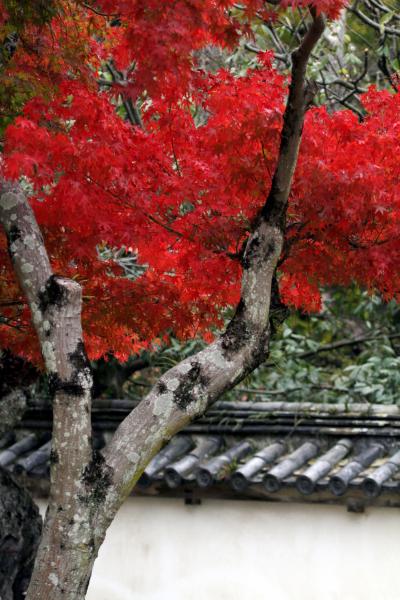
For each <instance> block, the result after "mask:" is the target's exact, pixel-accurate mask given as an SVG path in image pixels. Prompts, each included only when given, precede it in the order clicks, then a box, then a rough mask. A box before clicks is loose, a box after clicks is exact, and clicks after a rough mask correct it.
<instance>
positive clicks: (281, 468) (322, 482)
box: [0, 401, 400, 510]
mask: <svg viewBox="0 0 400 600" xmlns="http://www.w3.org/2000/svg"><path fill="white" fill-rule="evenodd" d="M131 408H132V406H131V404H129V402H127V401H108V402H107V403H105V402H104V401H103V402H97V404H95V407H94V411H93V429H94V439H95V442H96V445H97V447H101V446H102V445H103V444H104V442H105V440H106V439H107V437H108V436H109V435H111V433H112V431H113V430H114V429H115V427H116V426H117V424H118V423H119V422H120V421H121V420H122V418H123V417H124V416H125V414H126V413H127V412H128V411H129V410H131ZM50 421H51V414H50V413H49V409H48V408H43V407H42V408H40V407H39V408H38V407H34V408H31V409H30V410H29V411H28V412H27V413H26V415H25V417H24V420H23V422H22V424H21V429H20V430H18V431H16V432H12V433H10V434H8V435H7V436H5V438H3V439H2V440H0V465H1V466H3V467H6V468H7V469H9V470H11V471H14V472H15V473H16V474H17V475H19V476H20V477H23V478H24V480H25V482H28V483H29V484H30V485H31V486H32V485H33V484H32V482H34V481H36V482H38V481H41V482H42V489H46V483H47V479H48V474H49V458H50V450H51V442H50V433H49V431H50ZM136 493H139V494H149V495H166V496H171V495H178V496H183V497H185V498H186V499H187V501H189V502H190V501H198V500H199V499H201V498H202V497H212V496H214V497H215V496H218V497H229V498H250V499H265V500H285V501H287V500H294V501H309V502H328V503H341V504H347V506H348V507H349V508H350V509H351V510H362V509H363V508H364V507H365V506H367V505H370V504H377V505H385V506H400V410H399V408H397V407H395V406H388V407H385V406H371V405H369V406H368V405H350V406H348V407H346V406H338V405H318V404H312V403H310V404H301V405H300V404H292V403H272V402H271V403H263V402H256V403H252V404H250V403H240V402H234V403H226V402H221V403H219V404H216V405H215V406H214V407H212V409H211V410H210V411H208V413H207V414H206V415H205V416H204V417H202V418H201V419H199V420H198V421H196V422H194V423H193V424H191V425H190V426H189V427H188V428H186V429H185V430H184V431H183V432H182V433H180V434H178V435H176V436H175V437H174V438H173V439H172V440H171V441H170V442H169V443H168V444H167V445H166V446H165V447H164V448H163V449H162V450H161V451H160V452H159V453H158V454H157V455H156V456H155V457H154V458H153V460H152V461H151V462H150V464H149V465H148V466H147V468H146V470H145V472H144V473H143V475H142V477H141V479H140V481H139V485H138V487H137V491H136Z"/></svg>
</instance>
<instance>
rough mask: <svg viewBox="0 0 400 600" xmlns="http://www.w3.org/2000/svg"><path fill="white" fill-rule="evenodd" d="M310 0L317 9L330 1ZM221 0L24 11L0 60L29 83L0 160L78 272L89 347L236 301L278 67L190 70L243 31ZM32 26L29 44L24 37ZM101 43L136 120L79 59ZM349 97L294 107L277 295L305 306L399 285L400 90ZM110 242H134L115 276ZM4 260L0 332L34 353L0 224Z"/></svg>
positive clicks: (184, 333) (181, 328) (153, 331)
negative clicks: (358, 105) (26, 15)
mask: <svg viewBox="0 0 400 600" xmlns="http://www.w3.org/2000/svg"><path fill="white" fill-rule="evenodd" d="M5 4H6V3H5ZM288 4H292V3H291V2H289V3H288ZM296 4H297V5H299V4H302V5H304V4H307V2H303V1H301V2H297V3H296ZM314 4H315V5H316V8H317V10H324V11H327V12H328V13H329V14H330V15H331V16H335V15H336V14H337V12H338V10H340V7H341V5H342V3H341V2H338V1H334V2H332V1H330V0H321V1H318V2H314ZM231 5H232V2H230V1H227V0H209V1H207V2H204V0H177V1H176V2H174V3H165V2H161V1H160V0H151V1H150V2H142V1H136V2H135V1H132V0H129V1H128V0H120V1H119V2H114V1H113V2H111V1H108V0H98V1H97V3H96V7H97V8H96V10H97V12H103V13H113V14H115V13H118V18H119V25H118V26H117V27H112V26H111V25H110V22H111V23H112V18H114V17H112V18H111V20H110V19H109V18H106V17H103V16H99V15H98V14H97V13H96V14H94V13H93V11H92V10H90V9H88V8H85V6H84V5H83V3H79V2H76V3H73V2H60V3H58V12H57V14H56V16H53V17H52V18H51V20H50V23H46V24H43V23H41V24H36V23H34V22H30V23H28V24H24V28H23V30H22V32H21V39H23V40H24V43H23V44H21V45H20V47H19V48H18V49H17V52H16V54H15V56H14V57H13V59H12V60H11V61H10V63H9V65H8V66H7V71H6V72H5V73H4V77H5V78H7V81H9V82H10V81H13V80H14V78H15V77H16V76H18V77H20V78H21V77H22V80H23V81H25V82H26V81H28V82H29V86H30V87H29V89H28V88H27V94H29V95H30V97H31V99H30V100H29V101H28V102H27V103H26V104H25V107H24V111H23V114H22V115H21V116H19V117H18V118H16V119H15V120H14V122H13V123H12V124H11V125H10V126H9V127H8V129H7V131H6V136H5V147H4V157H3V165H2V168H3V170H4V174H5V175H6V176H7V177H13V178H18V177H20V176H21V175H25V176H26V177H27V178H28V180H29V181H30V182H31V184H33V186H34V189H33V194H32V200H31V201H32V206H33V208H34V210H35V213H36V216H37V219H38V222H39V224H40V226H41V228H42V231H43V233H44V237H45V242H46V246H47V249H48V251H49V254H50V257H51V260H52V264H53V268H54V270H55V271H56V272H58V273H62V274H63V275H67V276H70V277H74V278H76V279H77V280H78V281H80V282H81V283H82V285H83V288H84V313H83V324H84V331H85V332H86V340H85V341H86V344H87V347H88V351H89V355H90V356H91V357H92V358H95V357H99V356H101V355H103V354H105V353H106V352H109V351H111V352H114V353H115V355H116V356H118V357H119V358H121V359H123V358H126V357H127V356H128V355H129V354H131V353H133V352H136V351H138V350H139V349H140V348H143V347H145V346H146V345H148V344H150V343H151V342H152V341H153V340H154V339H155V338H162V337H165V336H168V335H169V334H170V333H171V332H173V333H174V334H175V335H177V336H179V337H181V338H187V337H190V336H193V335H195V334H196V333H200V334H203V335H205V336H206V337H207V336H209V335H210V330H211V328H212V327H213V326H215V325H218V324H220V322H221V321H220V320H221V311H222V309H223V308H225V307H227V306H231V305H234V304H235V303H236V302H237V300H238V296H239V290H240V276H241V272H240V262H239V260H238V255H239V254H240V250H241V247H242V245H243V242H244V241H245V240H246V236H247V234H248V232H249V230H250V228H251V225H252V222H253V220H254V218H255V217H256V215H257V213H258V210H259V209H260V207H261V206H262V205H263V203H264V201H265V197H266V195H267V193H268V190H269V186H270V181H271V174H272V172H273V169H274V165H275V161H276V156H277V148H278V145H279V137H280V130H281V126H282V114H283V110H284V102H285V98H286V90H287V82H286V81H285V79H284V78H283V77H282V76H281V75H279V74H278V73H277V72H276V71H275V70H274V68H273V67H272V65H271V56H270V55H269V54H265V55H263V56H262V57H260V61H259V66H258V68H257V69H254V70H251V71H249V72H248V73H247V74H246V76H244V77H240V78H239V77H234V76H233V75H232V74H230V73H229V72H227V71H224V70H222V71H220V72H218V73H217V74H216V75H210V74H205V73H202V72H200V71H198V70H196V69H194V68H193V50H197V49H199V48H201V47H202V46H204V45H206V44H209V43H214V44H217V43H218V44H223V45H232V44H234V43H235V42H236V40H237V37H238V35H240V34H241V31H243V29H244V25H243V22H241V23H237V22H236V21H235V20H234V18H233V17H232V16H230V14H229V10H228V9H229V7H230V6H231ZM246 7H247V9H248V12H249V14H250V15H251V12H252V11H255V10H262V9H263V7H262V3H261V2H259V1H257V0H252V1H249V2H247V3H246ZM0 8H1V5H0ZM5 19H6V17H5ZM5 22H7V21H5ZM38 32H40V40H41V44H42V45H41V46H40V47H39V48H36V47H35V52H32V48H31V47H30V46H29V44H28V43H27V41H26V40H29V39H31V38H32V36H34V35H36V36H37V35H38ZM50 47H54V49H55V50H56V52H55V54H54V55H53V59H51V58H50V56H51V55H50V54H49V48H50ZM110 55H112V56H113V57H114V59H115V61H116V64H117V66H118V68H119V69H124V68H126V67H128V66H129V65H130V64H131V63H134V65H135V68H134V69H131V70H130V71H129V73H127V74H128V83H127V86H126V87H125V88H124V94H125V95H129V96H130V97H132V98H136V97H137V96H139V95H142V93H143V91H146V94H147V101H146V103H145V105H144V110H143V121H144V130H141V129H139V128H137V127H136V128H135V127H132V126H131V125H130V124H128V123H127V122H124V121H123V120H122V119H121V117H120V116H118V114H117V113H116V112H115V106H114V104H113V98H114V97H115V93H116V91H115V89H113V88H112V89H111V90H110V91H108V92H102V93H99V92H98V89H97V85H96V83H95V77H93V74H96V70H97V69H98V68H99V65H100V64H101V61H102V60H104V59H106V58H107V57H108V56H110ZM45 57H47V58H45ZM117 91H118V92H119V90H117ZM149 98H151V101H149ZM363 102H364V105H365V107H366V109H367V111H368V115H367V118H366V119H365V121H364V122H363V123H359V122H358V121H357V119H356V118H355V117H354V115H353V114H352V113H350V112H348V111H342V112H337V113H335V114H332V115H329V114H328V113H327V111H326V110H324V109H311V110H309V112H308V115H307V119H306V124H305V128H304V137H303V142H302V146H301V154H300V158H299V164H298V168H297V171H296V177H295V182H294V186H293V190H292V193H291V198H290V205H289V218H288V230H287V243H286V247H285V251H284V255H283V256H282V261H281V265H280V273H281V274H280V286H281V291H282V295H283V298H284V300H285V301H286V302H287V303H288V304H290V305H293V306H296V307H301V308H303V309H305V310H317V309H318V308H319V303H320V295H319V288H320V286H321V285H324V284H348V283H349V282H350V281H352V280H355V281H357V282H358V283H359V284H361V285H363V286H366V287H368V288H370V289H378V290H380V291H381V292H382V293H383V294H385V296H387V297H396V296H398V295H399V291H400V281H399V278H400V274H399V271H398V269H396V266H397V265H398V261H399V254H400V241H399V240H400V238H399V223H400V218H399V217H400V214H399V211H400V196H399V191H398V190H399V185H398V184H399V175H400V166H399V163H398V160H396V148H397V145H398V140H399V129H400V99H399V97H398V96H397V95H391V94H389V93H386V92H385V93H383V92H377V91H376V90H374V89H371V90H370V91H369V92H368V93H367V94H366V95H365V97H364V98H363ZM194 111H197V112H199V111H202V114H204V115H207V118H206V119H204V120H205V124H203V125H202V126H196V125H195V120H194V117H193V113H194ZM121 247H124V248H125V251H126V253H127V254H128V255H129V254H130V255H131V256H132V255H134V256H137V261H138V264H140V265H142V267H143V268H142V270H141V274H140V275H139V276H138V277H136V278H132V279H127V278H126V277H122V275H123V270H122V268H121V267H120V266H118V265H117V264H116V263H115V262H114V261H113V260H112V259H111V258H110V257H109V256H110V255H109V254H107V253H105V251H106V249H110V248H121ZM0 265H1V266H0V296H1V298H2V299H3V300H2V301H1V302H2V314H3V315H4V316H5V317H6V318H7V319H8V322H7V324H3V325H0V347H5V346H8V347H10V348H11V349H12V350H13V351H14V352H17V353H21V354H24V355H27V356H29V357H30V358H34V359H35V360H36V359H37V354H36V353H37V350H36V345H35V344H34V343H33V341H32V340H34V339H35V338H34V335H32V331H31V326H30V315H29V311H28V308H27V307H26V305H25V304H24V303H23V300H22V298H21V296H20V292H19V290H18V287H17V284H16V282H15V280H14V276H13V273H12V267H11V264H10V262H9V259H8V255H7V247H6V240H5V238H4V237H1V238H0ZM10 325H15V326H16V327H10Z"/></svg>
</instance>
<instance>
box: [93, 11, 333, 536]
mask: <svg viewBox="0 0 400 600" xmlns="http://www.w3.org/2000/svg"><path fill="white" fill-rule="evenodd" d="M323 28H324V21H323V18H322V17H321V16H315V17H314V19H313V24H312V25H311V27H310V30H309V32H308V33H307V35H306V36H305V38H304V41H303V43H302V44H301V46H300V47H299V49H298V50H297V51H296V52H295V54H294V57H293V70H292V81H291V85H290V91H289V98H288V102H287V107H286V111H285V116H284V125H283V130H282V140H281V145H280V150H279V156H278V163H277V167H276V171H275V174H274V178H273V184H272V188H271V191H270V194H269V196H268V198H267V201H266V205H265V207H264V209H263V210H262V212H261V214H260V217H259V219H258V221H257V223H256V225H255V228H254V231H253V232H252V234H251V235H250V237H249V240H248V243H247V246H246V250H245V253H244V257H243V260H242V266H243V277H242V291H241V300H240V303H239V305H238V307H237V310H236V313H235V316H234V317H233V319H232V321H231V322H230V323H229V325H228V327H227V329H226V331H225V333H224V334H223V335H222V336H221V337H220V338H219V339H218V340H217V341H215V342H214V343H213V344H211V345H210V346H209V347H207V348H205V349H204V350H202V351H201V352H199V353H197V354H196V355H194V356H193V357H191V358H188V359H186V360H184V361H182V362H181V363H180V364H179V365H177V366H175V367H174V368H172V369H170V370H169V371H168V372H167V373H165V374H164V375H163V376H162V377H161V378H160V380H159V381H158V383H157V384H156V385H155V386H154V387H153V389H152V390H151V391H150V393H149V394H148V395H147V396H146V398H145V399H144V400H143V401H142V402H141V403H140V404H139V405H138V406H137V407H136V408H135V410H134V411H132V413H131V414H130V415H128V417H127V418H126V419H125V420H124V421H123V423H122V424H121V425H120V427H119V428H118V430H117V431H116V433H115V435H114V437H113V439H112V440H111V442H110V444H109V446H108V447H107V449H106V451H105V460H106V463H107V464H108V465H109V466H110V467H111V469H112V472H113V485H112V486H111V487H110V488H109V491H108V493H107V497H106V502H105V505H104V507H103V509H102V510H101V517H100V518H102V519H103V523H104V527H106V526H107V524H108V523H109V522H110V520H111V519H112V517H113V515H114V514H115V511H116V510H117V508H118V506H119V505H120V504H121V502H122V501H123V499H124V498H125V496H126V495H127V494H128V493H129V492H130V490H131V489H132V487H133V486H134V484H135V482H136V481H137V479H138V478H139V477H140V474H141V472H142V471H143V469H144V468H145V466H146V464H147V463H148V461H149V459H150V458H151V457H152V456H153V455H154V454H155V453H156V452H157V450H158V449H159V448H160V446H161V445H162V444H163V443H164V442H165V441H166V440H168V439H169V438H170V437H171V436H172V435H174V434H175V433H176V432H177V431H179V430H180V429H181V428H182V427H184V426H185V425H186V424H187V423H188V422H189V421H190V420H192V419H193V418H195V417H196V416H198V415H200V414H202V413H203V412H204V411H205V410H206V409H207V407H208V406H209V405H210V404H212V403H213V402H215V400H217V398H218V397H219V396H220V395H221V394H222V393H223V392H225V391H226V390H228V389H230V388H232V387H233V386H234V385H235V384H236V383H238V382H239V381H241V380H242V379H243V378H244V377H245V376H246V375H247V374H248V373H250V372H251V371H252V370H254V369H255V368H256V367H257V366H258V365H259V364H261V363H262V362H263V360H264V359H265V357H266V355H267V352H268V346H269V338H270V307H271V297H272V291H271V290H272V282H273V279H274V276H275V271H276V267H277V263H278V260H279V257H280V254H281V251H282V246H283V238H284V229H285V228H284V222H285V213H286V206H287V201H288V196H289V191H290V188H291V184H292V178H293V173H294V169H295V166H296V162H297V156H298V149H299V144H300V138H301V131H302V127H303V121H304V114H305V110H306V107H307V103H308V101H309V97H308V88H307V85H306V82H305V73H306V66H307V61H308V58H309V56H310V53H311V51H312V49H313V47H314V46H315V44H316V43H317V41H318V39H319V37H320V36H321V34H322V32H323Z"/></svg>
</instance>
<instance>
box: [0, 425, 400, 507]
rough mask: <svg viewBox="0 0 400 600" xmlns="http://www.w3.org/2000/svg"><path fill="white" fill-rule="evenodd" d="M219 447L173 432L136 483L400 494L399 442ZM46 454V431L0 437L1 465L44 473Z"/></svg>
mask: <svg viewBox="0 0 400 600" xmlns="http://www.w3.org/2000/svg"><path fill="white" fill-rule="evenodd" d="M223 447H224V440H223V438H222V437H220V436H201V437H197V439H196V441H194V439H193V438H192V437H191V436H188V435H178V436H175V437H174V438H173V439H172V440H171V441H170V442H169V443H168V444H167V445H166V446H165V447H164V448H163V449H162V450H161V451H160V452H159V453H158V454H157V455H156V456H155V457H154V458H153V459H152V461H151V462H150V463H149V465H148V466H147V468H146V469H145V471H144V473H143V475H142V477H141V479H140V480H139V485H140V486H141V487H142V488H146V487H149V486H150V485H152V484H153V483H157V482H165V483H166V484H167V486H168V487H170V488H177V487H179V486H180V485H182V484H185V483H187V482H192V483H196V484H197V485H198V486H199V487H201V488H207V487H209V486H211V485H215V484H218V483H219V482H222V481H225V482H226V481H229V482H230V485H231V486H232V488H233V489H234V490H235V491H236V492H238V493H240V492H244V491H245V490H246V489H247V488H248V487H249V486H251V485H254V484H261V485H263V487H264V488H265V490H266V491H267V492H268V493H271V494H273V493H275V492H278V491H279V490H280V488H281V487H282V485H285V484H286V483H288V482H290V483H291V484H293V483H294V485H295V486H296V488H297V490H298V491H299V492H300V494H302V495H309V494H312V493H313V492H314V491H316V490H317V489H318V488H319V486H320V485H321V484H322V483H323V484H324V487H328V488H329V490H330V491H331V493H332V494H333V495H334V496H341V495H343V494H344V493H345V492H346V491H347V489H348V488H349V486H350V485H354V484H355V482H357V486H359V487H361V488H362V490H363V491H364V493H365V494H366V495H367V496H370V497H374V496H377V495H379V494H380V492H381V491H382V487H383V486H385V485H386V484H388V483H389V482H391V483H392V488H393V490H394V491H397V492H398V493H399V494H400V479H393V477H396V474H397V473H398V472H400V447H396V446H394V447H393V446H392V447H391V449H390V451H388V450H387V448H386V447H385V445H384V443H382V442H377V441H372V442H371V441H367V442H366V443H365V444H364V445H363V446H362V447H361V448H355V447H354V444H353V442H352V441H351V440H350V439H347V438H343V439H340V440H339V441H337V442H336V443H334V444H333V445H331V447H330V448H329V449H328V450H327V451H326V452H324V453H321V449H320V445H319V443H318V441H316V440H307V441H304V442H302V443H300V444H299V445H298V446H297V447H296V449H295V450H293V451H291V452H288V448H287V446H286V443H285V442H283V441H281V440H277V441H273V442H272V443H269V444H267V445H265V446H264V447H262V446H260V443H258V444H257V446H256V445H255V443H254V442H253V441H250V440H241V441H238V442H236V443H234V444H233V445H230V446H229V447H226V444H225V449H223ZM50 453H51V441H50V435H49V434H47V435H39V436H38V435H36V434H29V435H27V436H25V437H23V438H22V439H20V440H18V441H15V438H13V437H12V435H11V434H10V435H8V436H5V437H4V438H2V439H1V440H0V467H5V468H8V469H9V470H12V471H14V472H15V473H17V474H21V473H25V474H27V475H28V476H36V477H47V476H48V474H49V460H50Z"/></svg>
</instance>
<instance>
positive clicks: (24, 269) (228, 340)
mask: <svg viewBox="0 0 400 600" xmlns="http://www.w3.org/2000/svg"><path fill="white" fill-rule="evenodd" d="M323 28H324V20H323V18H322V16H316V15H315V14H314V15H313V23H312V25H311V27H310V29H309V31H308V33H307V34H306V36H305V38H304V40H303V43H302V44H301V46H300V47H299V49H298V50H297V51H296V52H295V53H294V55H293V70H292V81H291V85H290V89H289V97H288V102H287V107H286V111H285V115H284V124H283V130H282V137H281V146H280V150H279V157H278V163H277V167H276V171H275V174H274V177H273V182H272V187H271V191H270V194H269V196H268V198H267V201H266V204H265V206H264V208H263V210H262V211H261V212H260V215H259V218H258V220H257V223H256V224H255V227H254V229H253V231H252V233H251V235H250V237H249V240H248V242H247V245H246V250H245V253H244V257H243V261H242V266H243V277H242V290H241V300H240V303H239V305H238V307H237V310H236V313H235V316H234V317H233V319H232V321H231V322H230V323H229V325H228V327H227V329H226V331H225V333H224V334H223V335H222V336H221V337H220V338H219V339H218V340H216V341H215V342H214V343H213V344H211V345H210V346H209V347H207V348H205V349H204V350H202V351H201V352H199V353H197V354H196V355H194V356H192V357H190V358H188V359H186V360H184V361H182V362H181V363H180V364H179V365H177V366H175V367H174V368H172V369H170V370H169V371H168V372H167V373H165V374H164V375H163V376H162V377H161V378H160V380H159V381H158V383H157V384H156V385H155V386H154V387H153V389H152V390H151V391H150V393H149V394H148V395H147V396H146V397H145V398H144V400H143V401H142V402H141V403H140V404H139V405H138V406H137V408H135V410H134V411H133V412H132V413H131V414H130V415H129V416H128V417H127V418H126V419H125V420H124V422H123V423H122V424H121V425H120V427H119V428H118V430H117V431H116V433H115V435H114V437H113V439H112V440H111V442H110V444H109V445H108V447H107V448H106V449H105V451H104V453H103V455H102V456H100V455H97V456H94V455H93V454H92V450H91V442H90V439H91V438H90V386H91V375H90V369H89V366H88V363H87V361H86V359H85V355H84V348H83V343H82V332H81V324H80V308H81V296H80V294H81V292H80V288H79V286H78V285H77V284H76V283H75V282H72V281H68V280H65V279H61V278H58V277H55V276H54V275H52V272H51V268H50V264H49V260H48V257H47V254H46V251H45V248H44V244H43V240H42V239H41V235H40V231H39V229H38V226H37V224H36V221H35V219H34V216H33V213H32V211H31V209H30V206H29V203H28V202H27V200H26V198H25V197H24V195H23V194H22V192H21V191H20V190H19V189H18V188H17V187H14V188H7V185H3V191H2V193H1V194H0V221H1V222H2V224H3V226H4V227H5V230H6V233H7V235H8V238H9V242H10V254H11V256H12V259H13V262H14V268H15V272H16V274H17V276H18V278H19V281H20V283H21V287H22V288H23V290H24V292H25V294H26V296H27V299H28V302H29V305H30V307H31V311H32V318H33V322H34V324H35V327H36V331H37V334H38V338H39V341H40V344H41V348H42V353H43V356H44V359H45V363H46V368H47V371H48V372H49V374H50V377H51V379H52V381H53V387H54V393H55V398H54V430H53V465H52V473H51V498H50V509H49V511H48V515H47V518H46V523H45V530H44V535H43V540H42V543H41V546H40V550H39V553H38V557H37V560H36V563H35V569H34V574H33V577H32V581H31V585H30V587H29V591H28V594H27V600H50V599H51V600H82V599H83V598H84V596H85V592H86V588H87V585H88V583H89V579H90V574H91V570H92V567H93V563H94V560H95V557H96V555H97V552H98V549H99V547H100V545H101V543H102V541H103V539H104V536H105V533H106V530H107V528H108V526H109V524H110V523H111V521H112V520H113V518H114V516H115V514H116V512H117V510H118V508H119V507H120V505H121V504H122V502H123V501H124V499H125V498H126V497H127V495H128V494H129V493H130V492H131V490H132V488H133V486H134V485H135V483H136V481H137V480H138V478H139V477H140V475H141V473H142V472H143V470H144V468H145V467H146V465H147V464H148V462H149V461H150V460H151V458H152V457H153V456H154V455H155V454H156V452H157V451H158V450H159V449H160V447H161V446H162V444H163V443H165V442H166V441H167V440H169V439H170V438H171V437H172V436H173V435H174V434H175V433H176V432H178V431H179V430H180V429H182V428H183V427H184V426H185V425H186V424H188V423H189V422H190V421H191V420H192V419H194V418H195V417H197V416H199V415H201V414H202V413H204V411H205V410H206V409H207V407H208V406H209V405H210V404H212V403H213V402H214V401H215V400H217V398H218V397H219V396H220V395H221V394H222V393H223V392H225V391H226V390H228V389H230V388H232V387H233V386H234V385H235V384H236V383H238V382H239V381H240V380H241V379H243V378H244V377H245V376H246V375H247V374H248V373H250V372H251V371H252V370H253V369H255V368H256V367H257V366H259V365H260V364H261V363H262V362H263V360H264V359H265V357H266V355H267V353H268V347H269V340H270V335H271V317H272V316H274V317H275V319H277V320H278V321H279V320H281V319H282V317H283V315H284V311H282V310H281V306H280V302H279V297H278V296H277V293H276V288H277V286H276V285H274V281H276V280H275V273H276V268H277V265H278V261H279V258H280V255H281V252H282V246H283V238H284V230H285V217H286V207H287V202H288V196H289V191H290V188H291V183H292V177H293V173H294V169H295V166H296V162H297V155H298V150H299V145H300V139H301V131H302V127H303V120H304V114H305V110H306V107H307V104H308V102H309V100H310V94H309V89H308V86H307V85H306V83H305V71H306V66H307V61H308V58H309V56H310V53H311V51H312V49H313V47H314V46H315V44H316V43H317V41H318V39H319V37H320V36H321V34H322V31H323ZM271 307H272V308H273V309H274V313H275V314H274V315H272V314H271Z"/></svg>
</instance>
